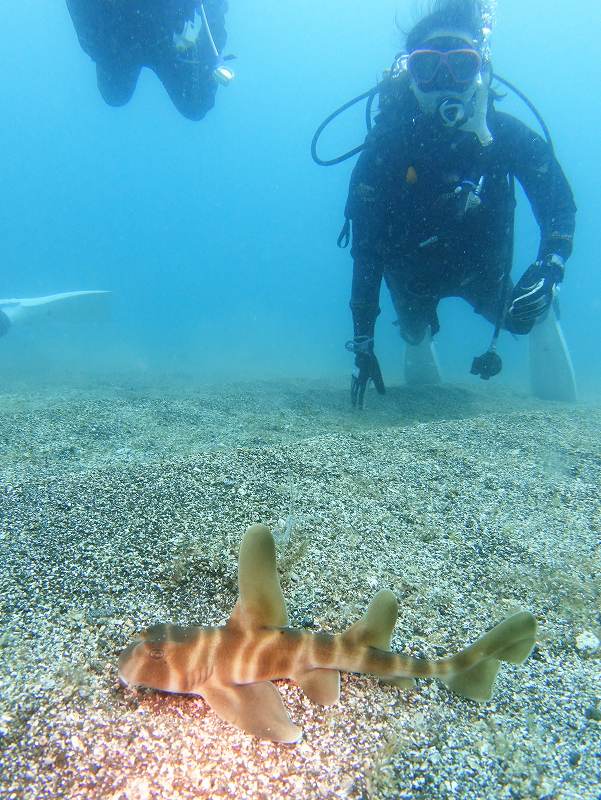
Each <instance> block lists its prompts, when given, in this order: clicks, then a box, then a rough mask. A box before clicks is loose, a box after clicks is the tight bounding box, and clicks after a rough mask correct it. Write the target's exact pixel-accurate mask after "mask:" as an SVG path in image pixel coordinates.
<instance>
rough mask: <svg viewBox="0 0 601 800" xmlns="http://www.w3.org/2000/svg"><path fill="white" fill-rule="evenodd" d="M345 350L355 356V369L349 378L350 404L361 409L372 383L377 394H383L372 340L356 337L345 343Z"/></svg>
mask: <svg viewBox="0 0 601 800" xmlns="http://www.w3.org/2000/svg"><path fill="white" fill-rule="evenodd" d="M346 349H347V350H350V351H351V352H352V353H354V354H355V369H354V370H353V374H352V376H351V403H352V405H353V408H363V400H364V397H365V390H366V389H367V385H368V383H369V382H370V380H371V381H373V382H374V386H375V387H376V391H377V392H378V394H385V393H386V388H385V386H384V380H383V378H382V371H381V370H380V365H379V363H378V359H377V358H376V356H375V353H374V340H373V339H371V338H370V337H368V336H356V337H355V338H354V339H351V340H350V341H349V342H347V343H346Z"/></svg>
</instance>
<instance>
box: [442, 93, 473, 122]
mask: <svg viewBox="0 0 601 800" xmlns="http://www.w3.org/2000/svg"><path fill="white" fill-rule="evenodd" d="M438 113H439V114H440V118H441V119H442V122H443V125H445V126H446V127H447V128H455V127H457V125H461V123H462V122H464V121H465V119H466V116H467V115H466V112H465V104H464V102H463V100H459V99H457V98H455V97H447V98H446V99H445V100H443V101H442V103H441V104H440V105H439V106H438Z"/></svg>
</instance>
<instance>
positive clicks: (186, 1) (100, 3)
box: [67, 0, 227, 120]
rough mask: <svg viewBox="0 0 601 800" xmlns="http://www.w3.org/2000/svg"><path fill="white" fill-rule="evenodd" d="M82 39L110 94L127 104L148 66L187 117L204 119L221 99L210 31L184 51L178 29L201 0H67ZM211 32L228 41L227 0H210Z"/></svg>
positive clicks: (218, 39)
mask: <svg viewBox="0 0 601 800" xmlns="http://www.w3.org/2000/svg"><path fill="white" fill-rule="evenodd" d="M67 6H68V8H69V13H70V14H71V18H72V20H73V24H74V25H75V30H76V31H77V36H78V38H79V42H80V44H81V46H82V48H83V49H84V50H85V52H86V53H87V54H88V55H89V56H90V57H91V58H92V59H93V60H94V61H95V62H96V75H97V80H98V88H99V90H100V93H101V94H102V96H103V98H104V100H105V101H106V102H107V103H108V104H109V105H112V106H121V105H124V104H125V103H127V102H128V100H130V98H131V96H132V94H133V92H134V89H135V88H136V83H137V81H138V76H139V74H140V70H141V69H142V67H149V68H150V69H152V70H153V71H154V72H155V73H156V74H157V76H158V77H159V79H160V80H161V82H162V83H163V85H164V87H165V89H166V90H167V92H168V93H169V96H170V98H171V100H172V101H173V103H174V105H175V106H176V108H177V109H178V111H180V112H181V113H182V114H183V115H184V116H185V117H188V119H192V120H199V119H202V118H203V117H204V116H205V114H206V113H207V112H208V111H210V109H211V108H213V106H214V104H215V93H216V91H217V84H216V82H215V80H214V79H213V76H212V72H213V67H214V65H215V57H214V53H213V51H212V49H211V47H210V44H209V40H208V37H207V34H206V31H204V30H203V31H201V32H200V35H199V37H198V39H197V41H196V43H195V44H194V45H193V46H191V47H190V48H188V49H187V50H184V51H181V52H180V51H178V50H177V48H176V47H175V45H174V43H173V35H174V34H179V33H181V32H182V31H183V28H184V25H185V23H186V22H187V21H192V20H193V19H194V11H195V8H198V7H199V3H198V2H195V0H67ZM204 7H205V10H206V14H207V19H208V21H209V26H210V28H211V33H212V34H213V38H214V40H215V44H216V46H217V49H218V50H219V51H221V50H222V48H223V47H224V46H225V41H226V31H225V12H226V10H227V3H226V0H205V2H204Z"/></svg>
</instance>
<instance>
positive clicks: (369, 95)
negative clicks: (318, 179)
mask: <svg viewBox="0 0 601 800" xmlns="http://www.w3.org/2000/svg"><path fill="white" fill-rule="evenodd" d="M492 78H493V79H494V80H496V81H498V82H499V83H501V84H503V86H506V87H507V88H508V89H509V90H510V91H512V92H513V93H514V94H515V95H517V97H519V98H520V100H522V101H523V102H524V103H525V104H526V106H527V107H528V108H529V109H530V111H531V112H532V114H533V115H534V116H535V118H536V120H537V122H538V124H539V125H540V127H541V130H542V132H543V134H544V136H545V139H546V140H547V144H548V145H549V149H550V150H551V153H553V152H554V148H553V141H552V139H551V133H550V132H549V128H548V127H547V125H546V123H545V121H544V119H543V118H542V117H541V115H540V112H539V111H538V109H537V108H536V106H535V105H534V103H533V102H532V101H531V100H529V99H528V98H527V97H526V95H525V94H524V93H523V92H522V91H521V90H520V89H518V87H517V86H515V85H514V84H513V83H511V82H510V81H508V80H507V79H506V78H502V77H501V76H500V75H497V73H496V72H495V73H493V75H492ZM381 88H382V83H379V84H378V85H377V86H374V87H373V88H372V89H369V91H367V92H363V94H360V95H357V97H353V99H352V100H349V101H348V102H347V103H345V104H344V105H342V106H340V108H337V109H336V111H333V112H332V113H331V114H330V115H329V116H328V117H326V118H325V119H324V121H323V122H322V123H321V125H320V126H319V128H318V129H317V130H316V131H315V134H314V136H313V139H312V141H311V157H312V158H313V161H315V163H316V164H318V165H319V166H320V167H333V166H335V165H336V164H342V162H343V161H347V160H348V159H349V158H352V157H353V156H356V155H357V154H358V153H360V152H361V151H362V150H364V149H365V144H364V143H363V144H360V145H358V146H357V147H353V149H352V150H349V151H348V152H346V153H343V154H342V155H341V156H338V157H337V158H329V159H323V158H320V157H319V155H318V154H317V143H318V142H319V139H320V138H321V134H322V133H323V132H324V130H325V129H326V128H327V127H328V125H329V124H330V123H331V122H333V121H334V120H335V119H336V118H337V117H339V116H340V115H341V114H344V112H345V111H347V110H348V109H349V108H352V107H353V106H354V105H356V104H357V103H360V102H361V101H362V100H367V103H366V106H365V126H366V128H367V131H368V132H369V131H371V129H372V119H371V117H372V108H373V103H374V100H375V99H376V97H377V96H378V94H379V92H380V90H381Z"/></svg>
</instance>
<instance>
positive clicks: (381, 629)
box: [342, 589, 399, 650]
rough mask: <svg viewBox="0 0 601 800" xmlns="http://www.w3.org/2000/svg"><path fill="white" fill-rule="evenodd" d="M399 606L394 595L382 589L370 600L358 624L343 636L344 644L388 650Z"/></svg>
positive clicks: (352, 626)
mask: <svg viewBox="0 0 601 800" xmlns="http://www.w3.org/2000/svg"><path fill="white" fill-rule="evenodd" d="M398 610H399V606H398V603H397V599H396V597H395V596H394V594H393V593H392V592H391V591H389V590H388V589H382V590H381V591H380V592H378V593H377V595H375V597H373V598H372V601H371V603H370V604H369V606H368V607H367V611H366V612H365V614H364V615H363V616H362V617H361V619H360V620H359V622H355V624H354V625H351V627H350V628H348V629H347V630H346V631H345V632H344V633H343V634H342V638H343V639H344V641H345V642H349V643H353V644H356V645H358V646H363V647H377V648H379V649H380V650H390V639H391V638H392V632H393V630H394V626H395V624H396V620H397V615H398Z"/></svg>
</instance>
